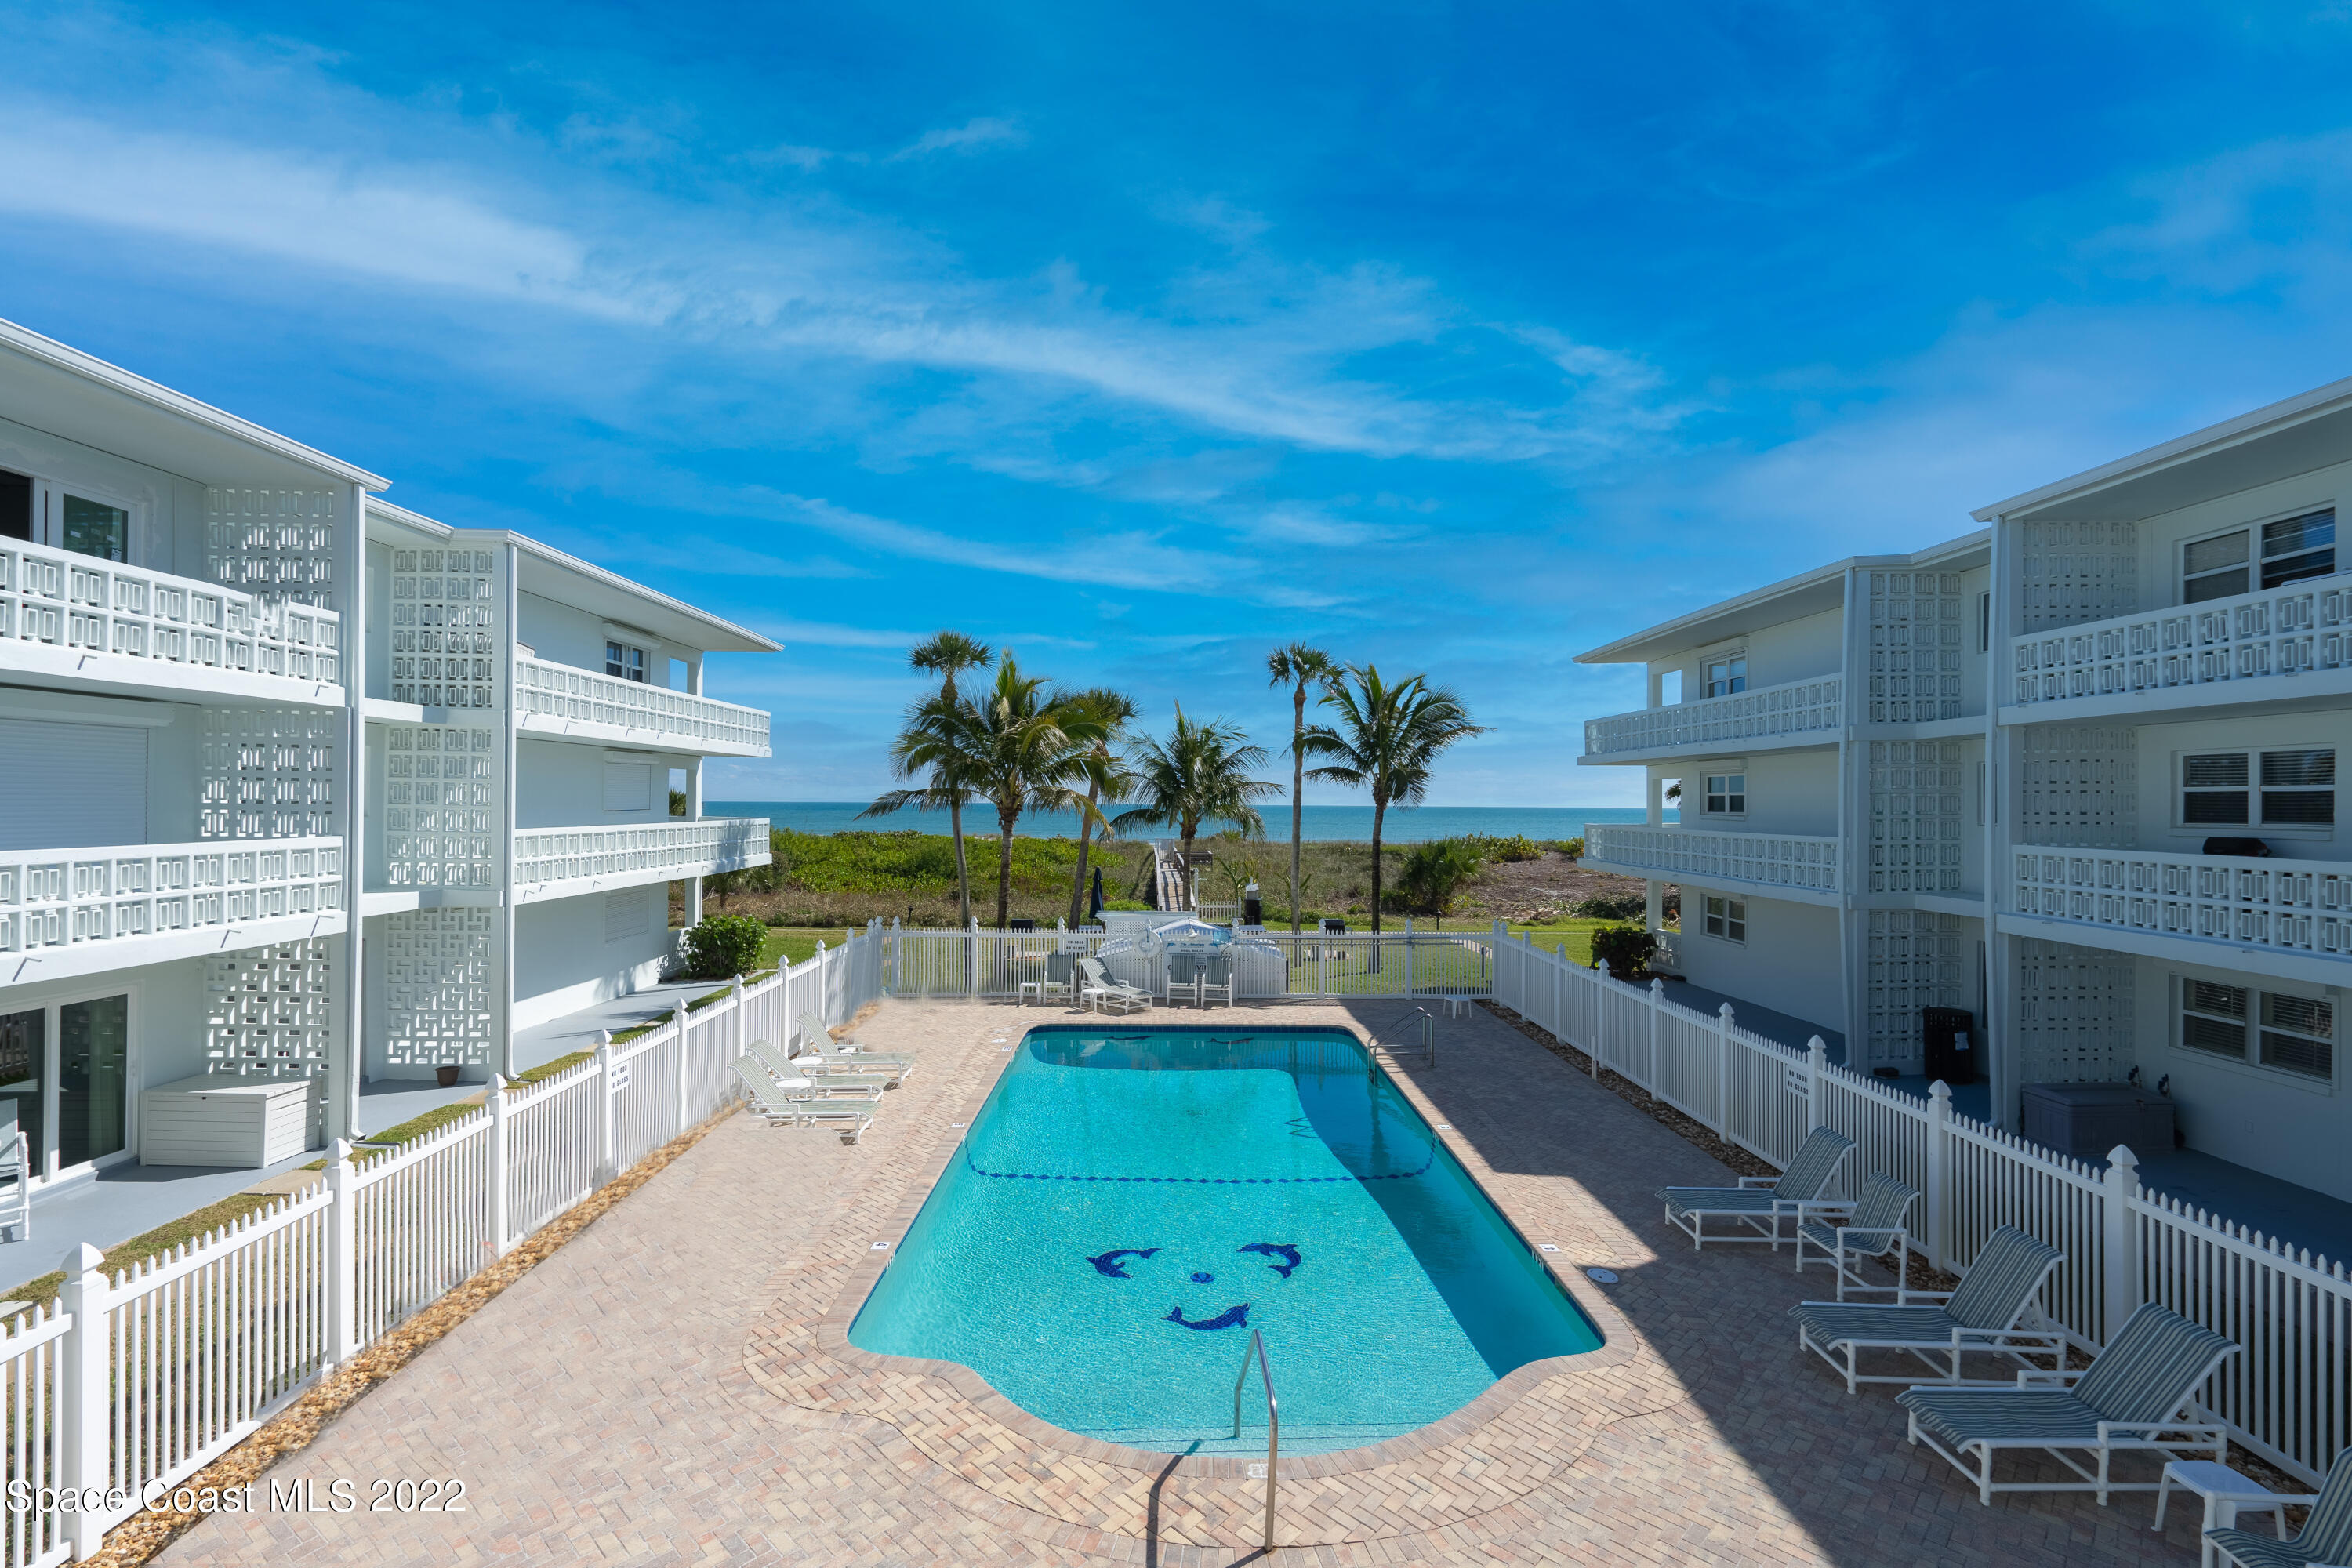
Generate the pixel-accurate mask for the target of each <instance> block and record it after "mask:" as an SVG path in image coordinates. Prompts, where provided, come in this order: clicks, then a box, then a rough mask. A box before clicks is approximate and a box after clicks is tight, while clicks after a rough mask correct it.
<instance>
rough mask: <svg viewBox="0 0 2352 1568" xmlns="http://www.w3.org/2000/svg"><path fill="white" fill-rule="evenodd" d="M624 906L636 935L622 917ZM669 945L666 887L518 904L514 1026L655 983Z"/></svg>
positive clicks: (655, 884) (537, 1021) (527, 1024)
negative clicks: (632, 915) (631, 914)
mask: <svg viewBox="0 0 2352 1568" xmlns="http://www.w3.org/2000/svg"><path fill="white" fill-rule="evenodd" d="M629 909H634V910H635V913H636V917H637V918H636V921H635V927H636V929H635V931H634V933H628V932H626V931H625V927H626V926H627V925H628V924H629V923H630V922H628V921H625V920H624V919H622V918H621V917H622V916H623V914H624V912H625V910H629ZM616 933H617V934H616ZM674 941H675V939H674V938H673V936H672V935H671V932H670V929H669V886H668V884H667V883H664V882H653V883H648V884H646V885H644V886H641V887H635V888H624V889H619V890H618V891H616V892H611V893H591V894H587V895H585V896H583V897H581V898H576V899H556V900H551V901H550V902H547V903H542V904H525V905H523V906H522V907H521V908H520V909H519V910H516V911H515V963H514V968H515V1006H514V1016H515V1027H516V1028H518V1029H527V1028H530V1026H532V1025H534V1024H541V1023H544V1022H546V1021H547V1020H548V1019H550V1018H560V1017H562V1016H563V1015H564V1014H566V1013H572V1012H576V1011H578V1010H579V1009H580V1008H583V1007H585V1006H588V1005H592V1004H593V1003H597V1002H603V1001H607V1000H610V999H611V998H613V997H614V996H625V995H627V994H630V993H631V992H633V991H636V990H638V989H640V988H641V987H644V986H646V985H650V984H653V983H654V982H655V981H656V980H659V979H660V978H661V973H662V966H663V964H664V963H666V962H667V960H668V958H669V956H670V952H671V949H672V946H673V944H674Z"/></svg>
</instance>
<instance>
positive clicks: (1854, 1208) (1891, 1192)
mask: <svg viewBox="0 0 2352 1568" xmlns="http://www.w3.org/2000/svg"><path fill="white" fill-rule="evenodd" d="M1918 1201H1919V1189H1917V1188H1916V1187H1913V1186H1907V1185H1906V1184H1903V1183H1901V1182H1898V1181H1896V1180H1895V1178H1894V1177H1892V1176H1890V1175H1888V1174H1886V1173H1885V1172H1884V1171H1873V1172H1871V1173H1870V1174H1869V1175H1867V1176H1864V1178H1863V1180H1862V1196H1860V1197H1859V1198H1857V1199H1855V1200H1854V1201H1853V1203H1852V1204H1851V1205H1843V1206H1844V1207H1845V1208H1846V1210H1847V1214H1846V1222H1845V1224H1843V1225H1842V1226H1836V1225H1832V1224H1831V1223H1830V1222H1829V1220H1828V1219H1827V1218H1825V1217H1824V1218H1818V1219H1805V1220H1799V1221H1798V1222H1797V1272H1798V1273H1800V1274H1802V1273H1803V1272H1804V1271H1805V1251H1806V1249H1807V1248H1808V1247H1811V1249H1812V1250H1813V1251H1815V1252H1818V1253H1819V1254H1821V1256H1822V1259H1823V1260H1824V1261H1826V1262H1827V1263H1828V1264H1829V1266H1830V1267H1831V1268H1832V1269H1834V1270H1836V1272H1837V1299H1838V1300H1841V1301H1843V1300H1845V1293H1846V1291H1847V1290H1848V1289H1854V1290H1867V1291H1879V1290H1892V1291H1894V1292H1895V1294H1896V1295H1897V1297H1898V1298H1899V1297H1900V1296H1901V1294H1902V1290H1903V1281H1904V1279H1905V1278H1906V1276H1907V1275H1908V1274H1909V1272H1910V1264H1911V1232H1910V1230H1909V1228H1908V1221H1909V1218H1910V1214H1911V1205H1913V1204H1916V1203H1917V1202H1918ZM1818 1212H1822V1213H1824V1214H1832V1213H1835V1212H1836V1210H1834V1209H1832V1210H1826V1211H1818ZM1864 1258H1877V1259H1878V1260H1879V1261H1880V1262H1881V1263H1884V1264H1885V1265H1887V1266H1888V1267H1889V1268H1893V1269H1894V1270H1895V1283H1894V1284H1892V1285H1873V1284H1870V1283H1868V1282H1867V1281H1865V1280H1864V1279H1863V1277H1862V1275H1861V1272H1860V1270H1859V1268H1858V1266H1859V1265H1860V1264H1861V1262H1862V1260H1863V1259H1864Z"/></svg>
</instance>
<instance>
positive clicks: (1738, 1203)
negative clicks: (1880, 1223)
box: [1658, 1127, 1853, 1251]
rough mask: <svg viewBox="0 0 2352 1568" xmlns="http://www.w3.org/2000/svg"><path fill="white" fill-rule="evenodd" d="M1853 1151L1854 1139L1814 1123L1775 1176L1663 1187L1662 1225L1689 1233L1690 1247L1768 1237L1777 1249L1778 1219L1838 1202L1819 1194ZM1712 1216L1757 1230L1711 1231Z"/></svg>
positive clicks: (1805, 1214)
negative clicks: (1711, 1184) (1733, 1233)
mask: <svg viewBox="0 0 2352 1568" xmlns="http://www.w3.org/2000/svg"><path fill="white" fill-rule="evenodd" d="M1851 1153H1853V1139H1851V1138H1847V1137H1843V1136H1842V1135H1840V1134H1838V1133H1836V1132H1832V1131H1830V1130H1829V1129H1828V1128H1826V1127H1816V1128H1814V1129H1813V1130H1812V1131H1811V1132H1809V1133H1807V1134H1806V1135H1805V1141H1804V1142H1803V1143H1801V1144H1800V1145H1799V1146H1798V1149H1797V1155H1796V1158H1795V1159H1793V1160H1790V1162H1789V1168H1788V1169H1787V1170H1785V1171H1783V1172H1781V1173H1780V1174H1779V1175H1777V1176H1742V1177H1740V1178H1739V1184H1738V1186H1736V1187H1661V1188H1660V1189H1658V1196H1659V1197H1660V1198H1662V1199H1664V1201H1665V1205H1666V1223H1667V1224H1668V1225H1671V1226H1675V1228H1677V1229H1679V1230H1681V1231H1683V1232H1684V1233H1685V1234H1686V1235H1688V1236H1689V1237H1690V1238H1691V1246H1692V1247H1694V1248H1697V1247H1705V1246H1706V1244H1707V1243H1708V1242H1710V1241H1769V1242H1770V1243H1771V1244H1772V1247H1773V1250H1775V1251H1778V1250H1779V1249H1780V1241H1781V1238H1782V1236H1783V1232H1782V1231H1781V1228H1780V1222H1781V1221H1782V1220H1784V1219H1795V1220H1799V1221H1801V1220H1804V1219H1806V1218H1809V1217H1810V1216H1811V1215H1812V1214H1813V1212H1814V1211H1815V1210H1827V1209H1834V1208H1836V1207H1838V1206H1839V1205H1837V1203H1836V1201H1835V1200H1834V1199H1829V1198H1824V1197H1822V1189H1823V1188H1825V1187H1827V1186H1828V1185H1829V1184H1830V1182H1831V1179H1832V1178H1833V1177H1834V1176H1836V1174H1837V1173H1838V1170H1839V1168H1840V1167H1841V1166H1843V1164H1844V1163H1845V1160H1846V1156H1847V1155H1849V1154H1851ZM1710 1218H1726V1219H1731V1220H1736V1221H1738V1223H1739V1224H1740V1225H1741V1226H1745V1227H1746V1228H1748V1229H1749V1230H1752V1231H1754V1232H1755V1233H1756V1234H1755V1235H1753V1236H1725V1235H1721V1234H1719V1233H1718V1234H1715V1235H1710V1234H1708V1232H1707V1229H1706V1222H1707V1221H1708V1219H1710ZM1767 1222H1769V1224H1768V1223H1767Z"/></svg>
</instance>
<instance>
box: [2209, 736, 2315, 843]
mask: <svg viewBox="0 0 2352 1568" xmlns="http://www.w3.org/2000/svg"><path fill="white" fill-rule="evenodd" d="M2180 821H2181V823H2182V825H2183V826H2190V827H2204V826H2210V827H2250V826H2255V825H2257V824H2260V825H2261V826H2266V827H2326V826H2331V825H2333V824H2334V822H2335V821H2336V750H2335V748H2334V747H2332V746H2315V747H2302V748H2297V749H2294V750H2291V751H2276V752H2194V753H2191V754H2189V755H2188V756H2184V757H2182V758H2181V759H2180Z"/></svg>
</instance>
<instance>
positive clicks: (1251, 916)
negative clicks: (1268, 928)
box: [1241, 882, 1265, 926]
mask: <svg viewBox="0 0 2352 1568" xmlns="http://www.w3.org/2000/svg"><path fill="white" fill-rule="evenodd" d="M1241 923H1242V924H1244V925H1245V926H1262V925H1264V924H1265V895H1264V894H1263V893H1260V892H1259V891H1258V890H1257V884H1256V883H1255V882H1252V883H1251V884H1250V885H1249V886H1248V887H1246V888H1244V889H1242V922H1241Z"/></svg>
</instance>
